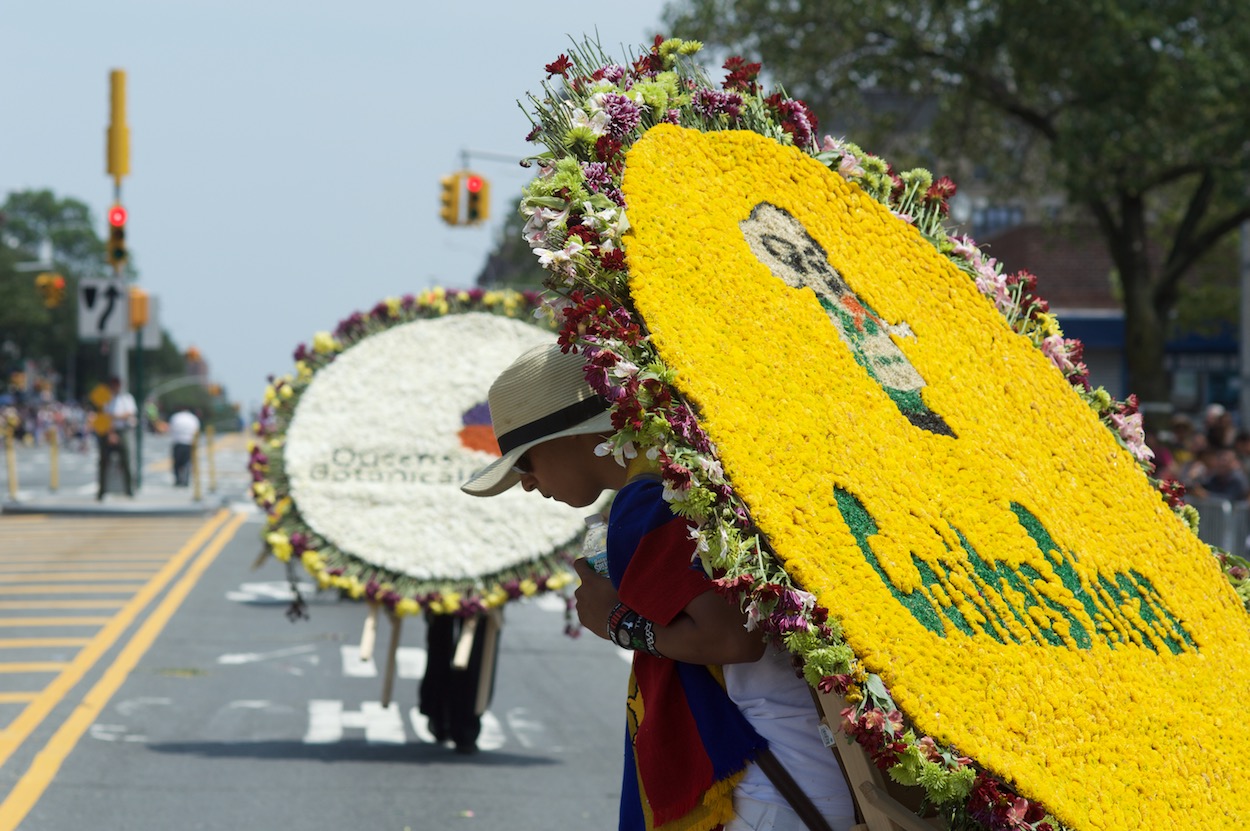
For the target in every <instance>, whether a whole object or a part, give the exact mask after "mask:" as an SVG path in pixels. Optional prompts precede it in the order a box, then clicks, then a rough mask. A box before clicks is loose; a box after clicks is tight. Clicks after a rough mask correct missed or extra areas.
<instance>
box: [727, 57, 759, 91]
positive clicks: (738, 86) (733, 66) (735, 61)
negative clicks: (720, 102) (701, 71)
mask: <svg viewBox="0 0 1250 831" xmlns="http://www.w3.org/2000/svg"><path fill="white" fill-rule="evenodd" d="M760 66H761V65H760V64H758V63H747V62H746V61H745V60H744V59H743V58H741V57H739V56H737V55H735V56H733V57H731V58H730V59H729V60H727V61H725V66H724V68H725V69H727V70H729V74H728V75H726V76H725V83H724V88H725V89H732V90H739V91H740V92H746V93H750V94H754V93H755V92H757V91H758V90H759V84H758V83H756V79H757V78H758V77H759V75H760Z"/></svg>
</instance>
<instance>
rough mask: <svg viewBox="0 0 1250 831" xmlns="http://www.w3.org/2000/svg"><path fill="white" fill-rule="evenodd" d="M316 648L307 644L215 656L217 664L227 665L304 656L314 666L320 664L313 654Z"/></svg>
mask: <svg viewBox="0 0 1250 831" xmlns="http://www.w3.org/2000/svg"><path fill="white" fill-rule="evenodd" d="M316 651H317V647H316V646H314V645H312V644H308V645H306V646H292V647H288V648H286V649H275V650H273V651H272V652H232V653H227V654H225V655H219V656H217V663H219V664H227V665H237V664H255V663H259V662H260V661H273V660H277V659H279V658H293V657H295V656H296V655H302V656H305V658H304V660H306V661H308V663H310V664H313V665H314V666H315V665H316V664H318V663H320V661H321V659H320V658H319V657H318V656H317V655H314V654H310V653H314V652H316Z"/></svg>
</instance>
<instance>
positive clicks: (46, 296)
mask: <svg viewBox="0 0 1250 831" xmlns="http://www.w3.org/2000/svg"><path fill="white" fill-rule="evenodd" d="M35 291H37V292H39V296H40V297H41V298H43V306H44V308H45V309H55V308H56V307H57V306H59V305H61V301H63V300H64V299H65V278H64V277H62V276H61V275H60V274H56V273H55V272H50V271H45V272H44V273H43V274H40V275H39V276H38V277H36V278H35Z"/></svg>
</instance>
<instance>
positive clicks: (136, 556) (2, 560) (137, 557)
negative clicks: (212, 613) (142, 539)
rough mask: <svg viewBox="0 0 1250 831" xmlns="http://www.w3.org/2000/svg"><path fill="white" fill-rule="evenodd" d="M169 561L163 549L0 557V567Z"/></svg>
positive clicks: (95, 565)
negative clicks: (20, 557)
mask: <svg viewBox="0 0 1250 831" xmlns="http://www.w3.org/2000/svg"><path fill="white" fill-rule="evenodd" d="M168 559H169V549H165V550H164V551H161V552H159V553H157V552H153V553H151V554H144V553H141V552H138V551H116V552H113V553H107V554H104V553H98V552H97V553H95V554H82V555H77V554H75V555H69V554H64V553H62V554H49V555H45V556H42V557H36V558H32V559H18V558H16V557H3V556H0V566H6V565H18V566H20V565H26V564H31V565H42V566H53V565H55V566H61V567H62V568H74V567H81V566H90V567H91V568H99V567H100V566H103V565H110V564H113V563H138V564H146V563H163V562H165V561H166V560H168Z"/></svg>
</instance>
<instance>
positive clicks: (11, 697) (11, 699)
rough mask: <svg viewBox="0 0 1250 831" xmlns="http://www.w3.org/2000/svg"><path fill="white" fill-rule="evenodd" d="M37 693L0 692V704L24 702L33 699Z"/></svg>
mask: <svg viewBox="0 0 1250 831" xmlns="http://www.w3.org/2000/svg"><path fill="white" fill-rule="evenodd" d="M38 695H39V693H37V692H6V693H0V704H25V703H26V702H27V701H34V700H35V697H36V696H38Z"/></svg>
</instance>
